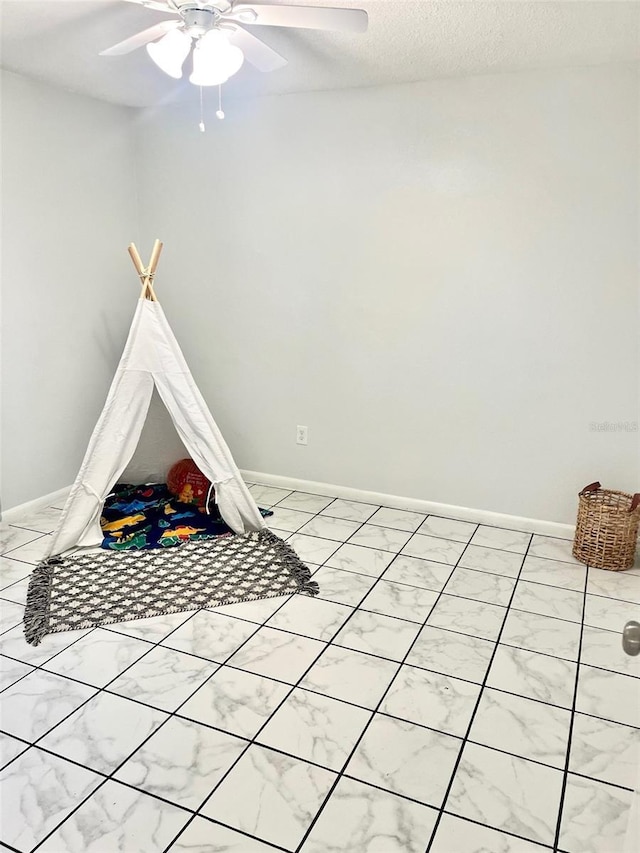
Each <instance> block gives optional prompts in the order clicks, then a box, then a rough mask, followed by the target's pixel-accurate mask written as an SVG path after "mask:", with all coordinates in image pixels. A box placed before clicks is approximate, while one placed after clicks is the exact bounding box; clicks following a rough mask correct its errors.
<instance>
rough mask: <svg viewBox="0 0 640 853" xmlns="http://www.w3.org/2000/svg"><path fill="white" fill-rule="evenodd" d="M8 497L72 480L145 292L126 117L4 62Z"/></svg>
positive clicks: (12, 500) (17, 498) (12, 501)
mask: <svg viewBox="0 0 640 853" xmlns="http://www.w3.org/2000/svg"><path fill="white" fill-rule="evenodd" d="M0 93H1V96H2V258H1V273H2V309H3V311H2V314H3V316H2V448H1V449H2V506H3V508H4V509H7V508H9V507H11V506H14V505H16V504H20V503H23V502H25V501H29V500H32V499H34V498H37V497H39V496H41V495H44V494H47V493H49V492H52V491H55V490H57V489H60V488H62V487H64V486H67V485H68V484H69V483H71V482H72V481H73V480H74V478H75V475H76V473H77V470H78V466H79V464H80V462H81V460H82V456H83V454H84V450H85V447H86V444H87V441H88V438H89V435H90V433H91V430H92V428H93V425H94V423H95V420H96V418H97V416H98V414H99V412H100V409H101V407H102V404H103V402H104V398H105V395H106V392H107V389H108V386H109V382H110V380H111V378H112V376H113V370H114V368H115V366H116V364H117V360H118V358H119V355H120V351H121V349H122V346H123V344H124V339H125V335H126V332H127V329H128V322H129V318H130V316H131V315H132V314H133V310H134V308H135V301H136V298H137V296H138V288H137V287H136V282H135V277H134V276H133V275H132V268H131V262H130V261H129V258H128V255H127V254H126V246H127V244H128V243H129V242H130V241H131V240H132V239H136V238H137V205H136V189H135V174H134V158H133V152H134V147H133V144H132V139H131V135H130V129H131V123H130V121H131V114H130V111H128V110H126V109H125V108H118V107H114V106H111V105H108V104H105V103H101V102H98V101H95V100H92V99H90V98H85V97H81V96H78V95H74V94H69V93H67V92H63V91H61V90H58V89H53V88H50V87H48V86H44V85H41V84H38V83H33V82H30V81H27V80H25V79H23V78H21V77H18V76H16V75H13V74H9V73H6V72H2V77H1V90H0Z"/></svg>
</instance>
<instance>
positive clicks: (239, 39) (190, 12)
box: [100, 0, 368, 86]
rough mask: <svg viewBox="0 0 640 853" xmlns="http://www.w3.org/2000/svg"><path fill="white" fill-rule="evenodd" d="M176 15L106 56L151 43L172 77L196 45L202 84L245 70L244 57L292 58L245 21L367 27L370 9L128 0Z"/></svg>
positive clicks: (272, 65) (263, 66)
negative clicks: (278, 50) (367, 11)
mask: <svg viewBox="0 0 640 853" xmlns="http://www.w3.org/2000/svg"><path fill="white" fill-rule="evenodd" d="M126 2H128V3H136V4H137V5H139V6H146V7H147V8H149V9H154V10H156V11H160V12H166V13H168V14H170V15H173V16H175V17H174V18H172V19H170V20H167V21H161V22H160V23H159V24H155V25H154V26H153V27H149V28H148V29H146V30H143V31H142V32H140V33H137V34H136V35H134V36H131V37H130V38H128V39H125V40H124V41H121V42H119V43H118V44H116V45H113V47H110V48H107V50H103V51H101V53H100V56H121V55H123V54H125V53H131V51H133V50H136V49H137V48H139V47H143V46H144V45H146V46H147V52H148V54H149V56H150V57H151V59H152V60H153V61H154V62H155V63H156V65H158V67H159V68H161V69H162V70H163V71H164V72H165V73H166V74H168V75H169V76H170V77H175V78H176V79H179V78H180V77H182V67H183V65H184V63H185V61H186V59H187V57H188V56H189V54H190V53H191V49H192V47H193V71H192V73H191V75H190V76H189V81H190V82H191V83H193V84H194V85H196V86H218V85H220V84H221V83H225V82H226V81H227V80H228V79H229V77H231V76H232V75H233V74H235V73H236V72H237V71H239V70H240V67H241V66H242V63H243V61H244V59H245V58H246V59H247V61H248V62H249V63H250V64H251V65H253V66H254V67H255V68H257V69H258V70H259V71H274V70H275V69H277V68H282V67H283V66H284V65H286V64H287V60H286V59H285V58H284V57H283V56H280V54H279V53H276V51H275V50H273V49H272V48H270V47H269V46H268V45H267V44H265V43H264V42H263V41H262V40H261V39H259V38H258V37H257V36H254V35H253V33H252V32H249V30H247V29H245V26H250V27H252V26H266V27H299V28H305V29H314V30H335V31H339V32H352V33H362V32H364V31H365V30H366V29H367V24H368V15H367V13H366V12H365V11H363V10H362V9H334V8H329V7H326V6H284V5H280V4H272V3H236V2H234V0H191V2H185V0H126Z"/></svg>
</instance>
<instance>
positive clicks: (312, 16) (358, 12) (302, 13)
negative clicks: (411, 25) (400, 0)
mask: <svg viewBox="0 0 640 853" xmlns="http://www.w3.org/2000/svg"><path fill="white" fill-rule="evenodd" d="M254 15H255V18H254V17H253V16H254ZM225 17H226V18H227V19H229V18H233V19H234V20H237V21H241V22H242V23H243V24H251V25H253V24H260V25H262V26H265V27H299V28H301V29H310V30H337V31H339V32H345V33H363V32H365V30H366V29H367V26H368V23H369V16H368V15H367V13H366V12H365V11H364V10H363V9H331V8H328V7H327V6H280V5H278V6H276V5H273V4H270V3H264V4H263V3H256V4H255V5H254V4H249V3H238V4H237V5H235V6H234V7H233V9H232V10H231V12H230V13H229V15H225Z"/></svg>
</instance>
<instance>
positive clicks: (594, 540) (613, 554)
mask: <svg viewBox="0 0 640 853" xmlns="http://www.w3.org/2000/svg"><path fill="white" fill-rule="evenodd" d="M578 498H579V500H580V503H579V506H578V520H577V522H576V535H575V538H574V540H573V556H574V557H575V558H576V560H580V562H581V563H586V564H587V565H589V566H593V567H594V568H596V569H609V570H611V571H614V572H616V571H621V570H622V569H630V568H631V566H633V560H634V557H635V553H636V544H637V540H638V525H639V524H640V494H636V495H629V494H627V493H626V492H616V491H614V490H613V489H603V488H601V487H600V483H591V484H590V485H589V486H585V487H584V489H583V490H582V491H581V492H580V494H579V495H578Z"/></svg>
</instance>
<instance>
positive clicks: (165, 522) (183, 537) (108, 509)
mask: <svg viewBox="0 0 640 853" xmlns="http://www.w3.org/2000/svg"><path fill="white" fill-rule="evenodd" d="M260 512H261V513H262V515H263V516H268V515H273V513H272V512H271V511H270V510H264V509H261V510H260ZM100 524H101V526H102V532H103V533H104V539H103V540H102V547H103V548H107V549H111V550H114V551H124V550H127V549H129V548H140V549H141V548H166V547H169V546H171V545H181V544H182V543H183V542H187V541H189V540H195V539H212V538H213V537H214V536H226V535H229V534H230V533H233V531H232V530H231V529H230V528H229V527H228V526H227V525H226V524H225V522H224V521H223V520H222V518H221V517H220V514H219V513H218V509H217V507H216V506H215V505H213V506H212V507H211V509H210V514H207V513H206V512H203V511H201V510H200V509H199V508H198V507H197V506H195V505H194V504H187V503H181V502H180V501H179V500H178V499H177V498H176V497H175V496H174V495H172V494H171V492H170V491H169V489H168V488H167V486H166V485H165V484H164V483H155V484H150V485H143V486H132V485H127V484H124V483H119V484H118V485H117V486H116V487H115V489H114V491H113V492H112V494H110V495H109V497H108V498H107V499H106V501H105V502H104V508H103V511H102V518H101V519H100Z"/></svg>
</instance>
